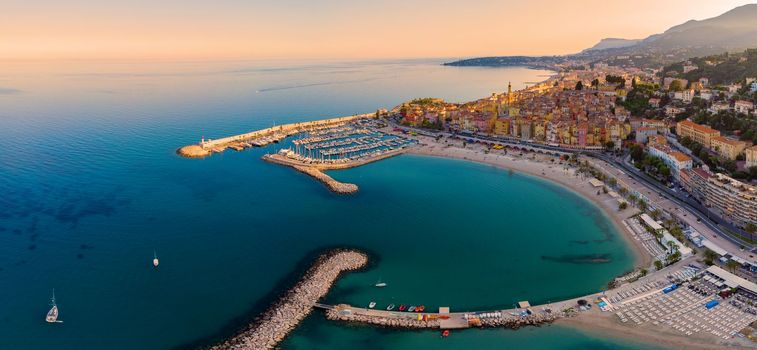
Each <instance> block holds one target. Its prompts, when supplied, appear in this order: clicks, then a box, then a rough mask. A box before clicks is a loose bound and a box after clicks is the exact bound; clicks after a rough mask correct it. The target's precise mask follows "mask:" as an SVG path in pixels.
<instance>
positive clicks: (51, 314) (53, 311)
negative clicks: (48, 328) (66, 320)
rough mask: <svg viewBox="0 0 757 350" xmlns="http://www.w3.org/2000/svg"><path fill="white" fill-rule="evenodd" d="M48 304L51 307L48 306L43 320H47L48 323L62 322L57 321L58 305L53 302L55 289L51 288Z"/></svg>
mask: <svg viewBox="0 0 757 350" xmlns="http://www.w3.org/2000/svg"><path fill="white" fill-rule="evenodd" d="M50 305H52V308H50V311H48V312H47V316H46V317H45V321H47V322H48V323H56V322H63V321H58V305H57V304H56V303H55V289H53V297H52V298H50Z"/></svg>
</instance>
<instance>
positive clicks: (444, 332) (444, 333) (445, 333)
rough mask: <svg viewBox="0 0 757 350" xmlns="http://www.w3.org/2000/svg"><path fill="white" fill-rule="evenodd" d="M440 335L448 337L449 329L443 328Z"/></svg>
mask: <svg viewBox="0 0 757 350" xmlns="http://www.w3.org/2000/svg"><path fill="white" fill-rule="evenodd" d="M442 337H445V338H446V337H449V329H445V330H444V331H443V332H442Z"/></svg>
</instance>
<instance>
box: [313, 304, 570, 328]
mask: <svg viewBox="0 0 757 350" xmlns="http://www.w3.org/2000/svg"><path fill="white" fill-rule="evenodd" d="M562 304H564V303H562ZM573 305H575V304H573ZM558 306H561V307H563V308H562V309H559V310H558V309H554V308H555V307H558ZM318 308H321V309H324V310H325V313H326V318H327V319H329V320H333V321H342V322H354V323H364V324H370V325H374V326H379V327H388V328H404V329H438V330H448V329H466V328H474V327H476V328H485V327H489V328H510V329H517V328H520V327H524V326H537V325H541V324H547V323H551V322H553V321H555V320H557V319H559V318H564V317H572V316H575V315H576V311H575V310H574V308H573V307H572V306H568V305H567V304H565V305H557V304H555V305H543V306H540V307H539V310H537V309H536V308H531V307H528V308H520V309H509V310H490V311H470V312H449V308H446V307H445V308H439V312H402V311H386V310H377V309H366V308H360V307H354V306H351V305H347V304H339V305H322V304H319V305H318Z"/></svg>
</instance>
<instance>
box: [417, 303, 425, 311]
mask: <svg viewBox="0 0 757 350" xmlns="http://www.w3.org/2000/svg"><path fill="white" fill-rule="evenodd" d="M423 310H426V306H424V305H421V306H418V307H416V308H415V311H417V312H423Z"/></svg>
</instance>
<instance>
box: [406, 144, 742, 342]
mask: <svg viewBox="0 0 757 350" xmlns="http://www.w3.org/2000/svg"><path fill="white" fill-rule="evenodd" d="M419 139H420V141H421V142H420V145H419V146H418V147H414V148H412V149H411V150H410V152H409V153H411V154H418V155H423V156H433V157H444V158H451V159H461V160H467V161H472V162H477V163H481V164H487V165H491V166H495V167H498V168H502V169H507V170H512V171H514V172H516V173H518V172H521V173H525V174H529V175H532V176H536V177H539V178H542V179H547V180H549V181H553V182H555V183H558V184H560V185H562V186H564V187H565V188H568V189H570V190H572V191H574V192H575V193H577V194H579V195H581V196H583V197H584V198H586V199H588V200H590V201H591V202H592V203H594V204H595V205H597V206H598V207H599V208H601V210H603V212H604V213H605V214H606V215H607V216H608V217H609V218H611V220H612V222H613V223H614V225H615V227H616V229H617V230H618V232H621V237H623V239H624V240H626V241H627V242H628V246H629V247H630V248H631V250H632V251H633V253H634V257H635V266H636V267H637V268H647V269H649V270H650V271H653V269H650V265H651V264H652V260H653V258H652V256H651V255H650V254H649V252H647V251H646V250H645V249H644V247H643V246H641V243H640V242H639V241H637V240H636V239H634V237H633V235H632V233H631V232H629V230H628V229H627V228H626V227H625V225H624V224H623V220H625V219H627V218H629V217H631V216H633V215H635V214H637V213H638V210H637V209H635V208H633V207H629V208H627V209H625V210H623V211H619V210H618V202H617V199H615V198H612V197H610V196H609V195H608V194H605V193H603V192H602V190H601V188H600V189H599V193H600V194H599V195H597V192H598V189H597V188H596V187H594V186H592V185H591V184H590V183H589V178H586V177H582V176H581V175H576V173H575V169H574V168H571V167H569V166H567V165H566V164H564V163H563V164H560V163H561V162H560V160H559V159H558V158H557V157H555V156H552V155H543V154H534V153H529V152H519V151H514V150H510V151H508V152H507V154H505V152H504V151H502V150H490V152H489V153H486V152H485V150H486V147H485V146H482V145H478V144H473V145H471V144H467V145H465V148H463V145H462V141H459V140H441V141H439V142H437V141H436V140H434V139H432V138H428V137H422V136H421V137H419ZM556 323H557V324H559V325H563V326H567V327H576V328H577V329H580V330H582V331H586V332H590V333H595V334H601V335H607V336H612V337H619V338H623V339H628V340H629V341H633V342H642V343H647V344H654V345H659V346H663V347H669V348H675V349H682V348H686V349H695V350H700V349H701V350H705V349H724V348H728V349H750V348H751V347H749V345H748V344H746V343H744V342H743V341H742V339H740V338H732V339H729V340H722V339H718V338H716V337H712V336H709V335H707V334H698V335H694V336H684V335H683V334H681V333H677V332H675V331H674V330H673V329H671V328H667V327H659V326H652V325H651V324H643V325H640V326H631V325H628V324H623V323H621V322H620V321H619V320H618V317H616V316H615V314H614V313H609V312H600V311H599V310H598V309H597V308H594V309H593V310H590V311H587V312H582V313H580V314H579V315H578V316H577V317H569V318H562V319H559V320H558V321H557V322H556Z"/></svg>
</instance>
